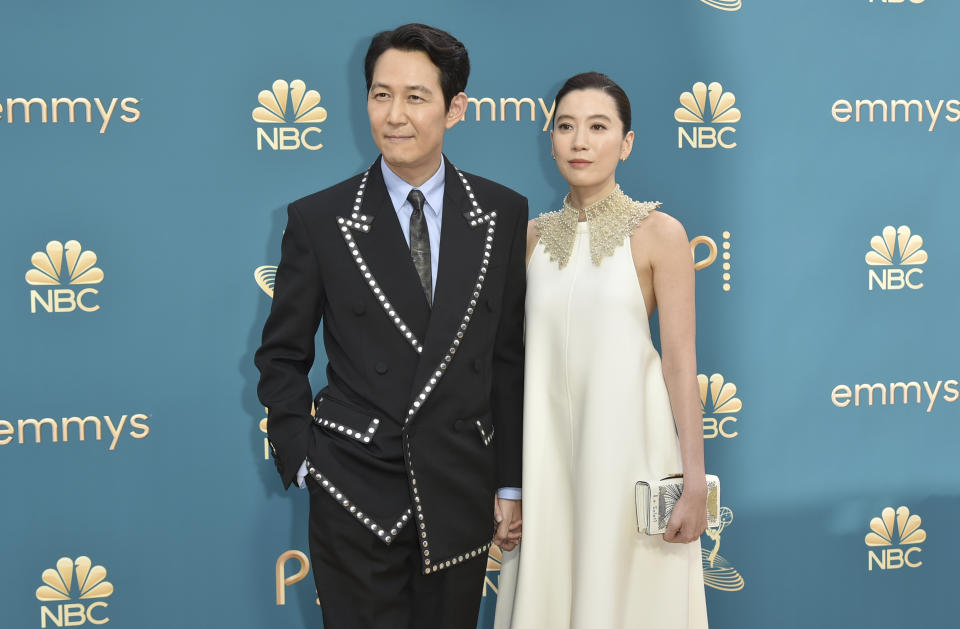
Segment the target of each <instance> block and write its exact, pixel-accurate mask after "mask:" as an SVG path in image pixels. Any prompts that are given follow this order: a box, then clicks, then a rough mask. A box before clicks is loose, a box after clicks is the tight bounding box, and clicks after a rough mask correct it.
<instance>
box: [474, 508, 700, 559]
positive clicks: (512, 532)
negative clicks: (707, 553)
mask: <svg viewBox="0 0 960 629" xmlns="http://www.w3.org/2000/svg"><path fill="white" fill-rule="evenodd" d="M493 517H494V520H495V521H496V522H497V531H496V533H494V536H493V542H494V543H495V544H496V545H497V546H499V547H500V548H501V549H503V550H513V549H514V548H516V547H517V544H519V543H520V536H521V534H522V531H523V509H522V507H521V501H519V500H507V499H506V498H495V499H494V505H493ZM704 518H706V515H704Z"/></svg>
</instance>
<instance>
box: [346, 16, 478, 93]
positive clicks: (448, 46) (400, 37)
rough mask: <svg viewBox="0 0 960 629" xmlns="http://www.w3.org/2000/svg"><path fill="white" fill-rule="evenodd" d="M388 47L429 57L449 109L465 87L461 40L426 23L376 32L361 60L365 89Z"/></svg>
mask: <svg viewBox="0 0 960 629" xmlns="http://www.w3.org/2000/svg"><path fill="white" fill-rule="evenodd" d="M391 48H395V49H397V50H407V51H410V50H419V51H421V52H424V53H426V54H427V56H428V57H430V61H431V62H433V65H435V66H437V69H439V70H440V88H441V89H442V90H443V101H444V104H445V105H446V107H447V109H450V101H452V100H453V97H454V96H456V95H457V94H459V93H460V92H462V91H464V90H465V89H466V88H467V78H469V76H470V58H469V57H468V56H467V49H466V47H465V46H464V45H463V43H462V42H461V41H460V40H458V39H457V38H456V37H454V36H453V35H451V34H450V33H448V32H446V31H441V30H440V29H439V28H434V27H432V26H427V25H426V24H404V25H403V26H400V27H398V28H395V29H393V30H392V31H383V32H382V33H377V34H376V35H374V36H373V39H372V40H371V41H370V47H369V48H367V57H366V59H365V60H364V62H363V71H364V74H365V75H366V78H367V91H368V92H369V91H370V84H371V83H372V82H373V67H374V66H375V65H376V64H377V59H379V58H380V55H382V54H383V53H385V52H386V51H388V50H390V49H391Z"/></svg>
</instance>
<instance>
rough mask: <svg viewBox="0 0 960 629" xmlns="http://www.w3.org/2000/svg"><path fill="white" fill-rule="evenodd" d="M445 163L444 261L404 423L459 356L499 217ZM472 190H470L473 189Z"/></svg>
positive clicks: (439, 270) (440, 267) (450, 166)
mask: <svg viewBox="0 0 960 629" xmlns="http://www.w3.org/2000/svg"><path fill="white" fill-rule="evenodd" d="M444 161H445V163H446V168H447V172H446V178H445V184H444V193H443V218H442V227H441V235H440V260H439V269H438V272H437V290H436V294H435V295H434V302H433V310H432V312H431V315H430V320H429V323H428V326H427V331H426V335H425V338H424V347H423V352H422V354H421V357H420V364H419V365H418V367H417V372H416V376H415V377H414V383H415V385H414V386H415V388H414V390H413V391H412V396H411V399H410V406H409V409H408V411H407V417H406V418H405V422H406V421H409V420H410V419H412V418H413V417H414V416H415V415H416V413H417V411H418V410H419V409H420V407H421V406H422V405H423V403H424V402H425V401H426V398H427V397H429V395H430V393H431V391H432V390H433V388H434V387H435V386H436V384H437V382H438V381H439V380H440V378H441V377H442V376H443V373H444V372H445V371H446V369H447V366H448V365H449V364H450V363H451V362H452V361H453V360H454V358H455V357H456V353H457V349H458V347H459V346H460V339H461V338H463V335H464V334H465V333H466V330H467V328H468V327H469V324H470V319H471V318H472V315H473V312H474V310H475V308H476V306H477V302H478V300H479V298H480V293H481V292H482V290H483V282H484V279H485V276H486V270H487V265H488V264H489V261H490V255H491V253H490V252H491V250H492V248H493V237H494V232H495V227H496V221H495V220H494V219H495V218H496V212H493V211H490V210H488V209H486V208H483V209H481V207H482V199H478V198H477V197H476V196H475V193H474V190H473V188H472V186H470V183H469V181H468V180H467V179H466V178H465V177H464V176H463V175H462V174H461V173H460V172H459V171H458V170H457V169H456V168H455V167H454V166H453V165H452V164H450V161H449V160H446V159H445V160H444ZM468 187H469V189H468Z"/></svg>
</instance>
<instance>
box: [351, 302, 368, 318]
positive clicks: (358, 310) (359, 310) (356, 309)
mask: <svg viewBox="0 0 960 629" xmlns="http://www.w3.org/2000/svg"><path fill="white" fill-rule="evenodd" d="M366 312H367V307H366V306H365V305H364V304H363V302H362V301H358V302H357V303H355V304H353V314H355V315H357V316H358V317H359V316H360V315H362V314H364V313H366Z"/></svg>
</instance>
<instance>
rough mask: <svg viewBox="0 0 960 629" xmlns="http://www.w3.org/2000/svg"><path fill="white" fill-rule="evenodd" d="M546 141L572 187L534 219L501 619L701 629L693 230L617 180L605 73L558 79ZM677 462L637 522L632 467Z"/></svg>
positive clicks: (622, 119) (614, 114)
mask: <svg viewBox="0 0 960 629" xmlns="http://www.w3.org/2000/svg"><path fill="white" fill-rule="evenodd" d="M550 138H551V142H552V146H553V157H554V159H555V160H556V162H557V168H558V169H559V170H560V173H561V174H562V175H563V177H564V179H566V180H567V183H568V184H569V185H570V193H569V194H568V195H567V197H566V199H565V200H564V203H563V208H562V209H561V210H559V211H557V212H550V213H547V214H543V215H541V216H540V217H539V218H537V219H535V220H533V221H531V222H530V228H529V232H528V238H527V303H526V317H527V318H526V355H527V358H526V383H525V391H526V393H525V396H526V397H525V401H524V453H523V454H524V459H523V511H524V514H523V515H524V517H523V541H522V543H521V545H520V548H519V550H518V551H514V552H513V553H508V554H507V555H506V558H505V561H504V565H503V568H502V570H501V577H500V595H499V599H498V601H497V618H496V624H495V626H496V627H497V628H498V629H500V628H504V629H506V628H507V627H510V628H512V629H566V628H570V629H618V628H623V629H627V628H631V629H632V628H635V627H651V628H655V629H681V628H682V629H692V628H697V629H700V628H702V627H706V626H707V618H706V604H705V600H704V590H703V572H702V567H701V557H700V543H699V538H700V535H701V534H702V533H703V531H704V530H705V528H706V504H705V503H706V491H707V490H706V482H705V480H704V465H703V426H702V420H701V416H700V398H699V389H698V385H697V370H696V350H695V316H694V269H693V261H692V258H691V255H690V247H689V244H688V241H687V236H686V233H685V232H684V229H683V227H682V226H681V225H680V223H679V222H678V221H677V220H676V219H674V218H672V217H670V216H669V215H667V214H665V213H663V212H660V211H659V210H657V208H658V207H659V205H660V204H659V203H649V202H648V203H638V202H635V201H633V200H632V199H630V198H629V197H628V196H627V195H626V194H624V193H623V192H622V191H621V190H620V188H619V186H618V185H617V183H616V179H615V175H616V170H617V164H618V162H619V161H624V160H626V159H627V157H628V156H629V155H630V151H631V148H632V146H633V140H634V133H633V131H631V130H630V102H629V100H628V99H627V96H626V94H624V92H623V90H622V89H620V87H619V86H618V85H617V84H616V83H614V82H613V81H611V80H610V79H609V78H608V77H607V76H605V75H603V74H597V73H592V72H591V73H586V74H579V75H577V76H574V77H573V78H571V79H570V80H569V81H567V82H566V84H564V86H563V87H562V88H561V89H560V91H559V93H558V94H557V98H556V116H555V118H554V127H553V130H552V131H551V132H550ZM657 308H659V311H660V336H661V346H662V348H663V360H662V366H661V359H660V356H659V355H658V354H657V352H656V349H655V348H654V347H653V344H652V342H651V339H650V326H649V317H650V315H651V314H652V313H653V311H654V310H655V309H657ZM681 471H682V472H683V473H684V478H685V483H684V490H683V495H682V496H681V498H680V500H679V501H678V502H677V503H676V506H675V508H674V511H673V515H672V517H671V519H670V523H669V526H668V529H667V532H666V533H665V534H663V535H662V536H652V535H646V534H643V533H639V532H638V531H637V523H636V502H635V498H634V484H635V482H636V481H638V480H640V479H649V478H662V477H663V476H666V475H668V474H670V473H677V472H681Z"/></svg>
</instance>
